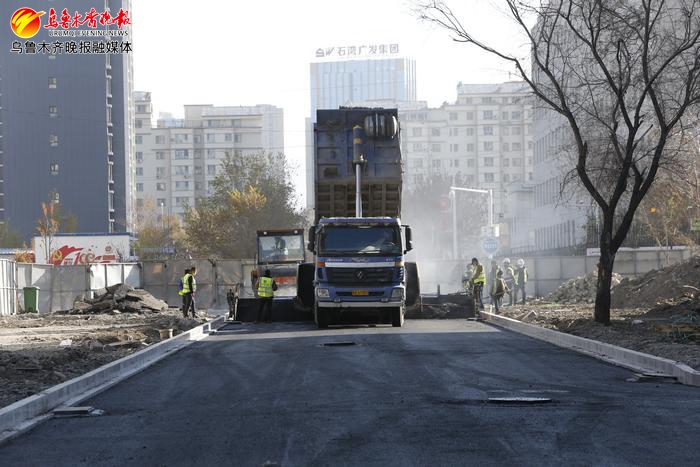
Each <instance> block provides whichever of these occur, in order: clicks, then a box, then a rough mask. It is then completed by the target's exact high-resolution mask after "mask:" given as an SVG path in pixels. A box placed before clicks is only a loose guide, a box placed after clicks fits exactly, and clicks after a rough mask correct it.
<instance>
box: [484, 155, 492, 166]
mask: <svg viewBox="0 0 700 467" xmlns="http://www.w3.org/2000/svg"><path fill="white" fill-rule="evenodd" d="M484 167H493V157H484Z"/></svg>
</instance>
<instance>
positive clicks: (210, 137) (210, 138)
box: [207, 133, 216, 143]
mask: <svg viewBox="0 0 700 467" xmlns="http://www.w3.org/2000/svg"><path fill="white" fill-rule="evenodd" d="M215 142H216V134H214V133H207V143H215Z"/></svg>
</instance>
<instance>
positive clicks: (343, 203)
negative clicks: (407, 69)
mask: <svg viewBox="0 0 700 467" xmlns="http://www.w3.org/2000/svg"><path fill="white" fill-rule="evenodd" d="M314 163H315V164H314V168H315V188H316V190H315V191H316V194H315V213H316V215H315V222H314V225H313V226H312V227H310V228H309V243H308V249H309V250H310V251H311V252H312V253H313V254H314V262H313V263H305V264H301V265H300V266H299V268H298V277H297V295H298V299H299V301H300V302H301V303H303V304H304V305H305V306H306V307H308V308H309V310H313V315H314V319H315V321H316V324H317V326H318V327H319V328H326V327H328V326H329V325H331V324H339V323H341V322H343V321H344V320H345V318H347V319H348V320H349V321H351V322H353V323H358V322H364V323H389V324H392V325H393V326H397V327H398V326H402V325H403V322H404V315H405V312H406V306H412V305H413V304H415V302H416V301H417V300H418V297H419V294H420V291H419V282H418V270H417V267H416V264H415V263H407V262H405V261H404V256H405V254H406V253H408V251H410V250H411V249H412V242H411V228H410V227H409V226H406V225H401V220H400V215H401V184H402V183H401V182H402V180H401V177H402V161H401V150H400V143H399V122H398V114H397V110H396V109H382V108H342V107H341V108H340V109H334V110H319V111H318V112H317V120H316V124H315V125H314Z"/></svg>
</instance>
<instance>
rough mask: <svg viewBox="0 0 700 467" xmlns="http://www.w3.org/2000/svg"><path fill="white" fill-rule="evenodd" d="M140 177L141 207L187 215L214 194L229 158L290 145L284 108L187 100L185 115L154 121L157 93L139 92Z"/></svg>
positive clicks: (138, 197) (137, 156)
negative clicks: (187, 210) (188, 209)
mask: <svg viewBox="0 0 700 467" xmlns="http://www.w3.org/2000/svg"><path fill="white" fill-rule="evenodd" d="M134 101H135V104H136V120H135V127H136V130H135V135H136V144H135V167H136V169H135V174H136V176H135V180H136V203H137V210H138V208H141V207H144V206H147V203H146V201H147V200H149V199H150V200H151V201H152V206H153V207H155V208H157V209H159V210H160V211H161V213H162V214H177V215H180V216H182V215H183V214H184V208H183V206H184V205H187V206H196V203H197V199H199V198H204V197H206V196H208V195H209V194H211V182H212V181H213V180H214V178H215V177H216V175H217V174H218V173H219V172H220V169H221V163H222V161H223V160H224V159H225V158H226V157H229V156H230V157H235V156H236V155H237V154H248V153H260V152H272V153H278V152H283V150H284V123H283V111H282V109H280V108H279V107H275V106H272V105H256V106H248V107H242V106H235V107H234V106H223V107H216V106H213V105H186V106H185V118H182V119H179V118H172V117H171V116H170V115H168V114H165V115H161V118H159V119H158V120H157V122H156V125H155V126H153V125H152V122H153V108H152V104H151V93H150V92H141V91H137V92H136V93H135V95H134Z"/></svg>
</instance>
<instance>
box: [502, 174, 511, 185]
mask: <svg viewBox="0 0 700 467" xmlns="http://www.w3.org/2000/svg"><path fill="white" fill-rule="evenodd" d="M502 178H503V182H504V183H508V182H509V181H510V175H508V174H503V175H502Z"/></svg>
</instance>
